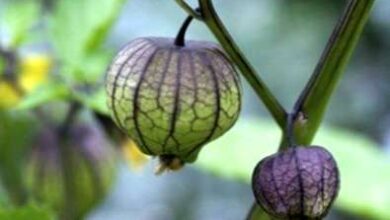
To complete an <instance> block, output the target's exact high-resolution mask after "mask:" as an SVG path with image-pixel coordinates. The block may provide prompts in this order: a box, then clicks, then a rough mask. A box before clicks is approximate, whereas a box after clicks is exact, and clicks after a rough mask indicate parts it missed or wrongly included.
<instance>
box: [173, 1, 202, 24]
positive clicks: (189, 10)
mask: <svg viewBox="0 0 390 220" xmlns="http://www.w3.org/2000/svg"><path fill="white" fill-rule="evenodd" d="M175 1H176V3H177V4H178V5H179V6H180V7H181V8H183V9H184V11H186V12H187V13H188V14H189V15H190V16H192V17H193V18H195V19H198V20H202V16H201V15H200V14H199V13H198V12H197V11H196V10H194V9H192V7H191V6H189V5H188V4H187V3H186V2H185V0H175Z"/></svg>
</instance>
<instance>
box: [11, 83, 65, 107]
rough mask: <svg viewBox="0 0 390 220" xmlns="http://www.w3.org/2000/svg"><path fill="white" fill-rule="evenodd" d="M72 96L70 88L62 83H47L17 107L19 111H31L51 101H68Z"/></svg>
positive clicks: (28, 95)
mask: <svg viewBox="0 0 390 220" xmlns="http://www.w3.org/2000/svg"><path fill="white" fill-rule="evenodd" d="M69 96H70V91H69V88H68V87H67V86H66V85H65V84H61V83H55V82H51V83H47V84H44V85H41V86H40V87H38V88H37V89H36V90H34V91H32V92H31V93H28V94H27V95H26V96H25V97H24V98H23V99H22V101H21V102H20V103H19V104H18V105H17V106H16V108H17V109H19V110H23V109H31V108H35V107H37V106H40V105H42V104H44V103H48V102H50V101H58V100H61V99H66V98H67V97H69Z"/></svg>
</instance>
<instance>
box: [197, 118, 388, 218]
mask: <svg viewBox="0 0 390 220" xmlns="http://www.w3.org/2000/svg"><path fill="white" fill-rule="evenodd" d="M280 134H281V132H280V131H279V130H278V128H277V127H276V125H275V124H273V123H272V122H271V121H267V120H260V119H253V118H249V119H248V118H247V119H243V120H241V121H239V122H238V123H237V124H236V125H235V126H234V127H233V128H232V130H231V131H229V132H228V134H226V135H224V136H223V137H221V138H220V139H218V140H216V141H214V142H212V143H210V144H209V145H208V146H206V147H204V149H203V150H202V151H201V154H200V155H199V158H198V160H197V162H196V166H198V167H200V168H202V169H205V170H207V171H209V172H212V173H214V174H216V175H219V176H223V177H227V178H231V179H237V180H241V181H245V182H247V183H249V182H250V179H251V176H252V171H253V169H254V167H255V165H256V164H257V163H258V162H259V161H260V160H261V159H262V158H264V157H265V156H268V155H270V154H272V153H274V152H276V151H277V146H278V144H279V143H278V141H279V140H280ZM314 144H318V145H321V146H324V147H326V148H327V149H328V150H329V151H330V152H332V154H333V155H334V157H335V158H336V160H337V163H338V166H339V169H340V175H341V190H340V194H339V196H338V199H337V200H336V203H335V205H336V206H337V207H338V208H340V209H343V210H345V211H348V212H351V213H355V214H357V215H361V216H366V217H367V218H371V219H390V209H389V207H390V187H389V186H390V172H389V170H390V162H389V159H388V157H386V155H384V154H383V152H381V151H380V150H379V147H378V146H377V144H375V143H374V142H372V141H370V140H369V139H368V138H366V137H364V136H362V135H358V134H355V133H352V132H349V131H346V130H343V129H339V128H334V127H329V126H325V127H323V128H322V129H321V130H320V131H319V133H318V135H317V137H316V138H315V140H314Z"/></svg>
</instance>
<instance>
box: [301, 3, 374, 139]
mask: <svg viewBox="0 0 390 220" xmlns="http://www.w3.org/2000/svg"><path fill="white" fill-rule="evenodd" d="M374 1H375V0H349V1H348V3H347V7H346V9H345V11H344V14H343V15H342V17H341V19H340V20H339V22H338V24H337V26H336V28H335V30H334V32H333V34H332V35H331V37H330V39H329V42H328V44H327V47H326V49H325V51H324V53H323V55H322V57H321V59H320V61H319V63H318V65H317V67H316V69H315V71H314V73H313V75H312V77H311V79H310V80H309V82H308V83H307V85H306V87H305V89H304V90H303V91H302V93H301V95H300V97H299V99H298V101H297V102H296V104H295V107H294V116H295V117H294V118H295V125H294V126H295V128H294V134H295V137H296V140H297V142H298V143H299V144H303V145H308V144H310V142H311V141H312V139H313V138H314V136H315V133H316V132H317V130H318V128H319V125H320V123H321V121H322V119H323V116H324V113H325V110H326V108H327V105H328V103H329V100H330V97H331V95H332V93H333V92H334V90H335V88H336V86H337V84H338V82H339V81H340V78H341V76H342V75H343V73H344V72H345V68H346V66H347V64H348V62H349V60H350V58H351V55H352V52H353V51H354V49H355V47H356V45H357V43H358V40H359V38H360V36H361V33H362V31H363V28H364V26H365V24H366V22H367V20H368V17H369V14H370V11H371V8H372V5H373V3H374Z"/></svg>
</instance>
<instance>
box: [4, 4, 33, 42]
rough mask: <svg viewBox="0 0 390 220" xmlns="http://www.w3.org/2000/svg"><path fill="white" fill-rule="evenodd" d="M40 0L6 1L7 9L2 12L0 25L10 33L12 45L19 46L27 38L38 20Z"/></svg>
mask: <svg viewBox="0 0 390 220" xmlns="http://www.w3.org/2000/svg"><path fill="white" fill-rule="evenodd" d="M39 2H40V1H37V0H18V1H7V3H5V8H6V10H5V12H4V13H1V14H0V26H1V27H4V30H5V33H7V34H8V35H9V36H8V37H9V38H10V45H11V47H17V46H18V45H20V44H21V43H23V42H24V40H25V39H26V37H27V35H28V31H29V29H30V28H31V27H32V25H33V24H34V22H35V21H36V20H37V19H36V18H37V17H38V14H39V5H40V4H39ZM21 15H23V16H21Z"/></svg>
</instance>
